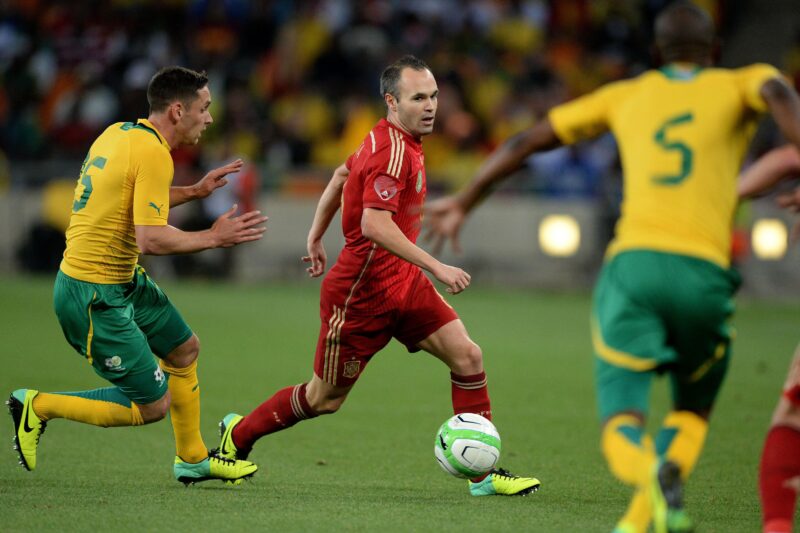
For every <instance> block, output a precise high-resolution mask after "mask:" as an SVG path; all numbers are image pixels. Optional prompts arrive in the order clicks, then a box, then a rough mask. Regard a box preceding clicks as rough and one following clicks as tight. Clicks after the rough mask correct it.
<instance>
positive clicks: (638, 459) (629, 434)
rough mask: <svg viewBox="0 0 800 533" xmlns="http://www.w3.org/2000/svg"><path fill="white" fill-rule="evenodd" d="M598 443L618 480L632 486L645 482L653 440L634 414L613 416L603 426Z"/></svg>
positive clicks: (650, 466)
mask: <svg viewBox="0 0 800 533" xmlns="http://www.w3.org/2000/svg"><path fill="white" fill-rule="evenodd" d="M601 444H602V448H603V455H605V458H606V461H607V462H608V467H609V469H610V470H611V473H613V474H614V475H615V476H616V477H617V478H618V479H619V480H620V481H622V482H624V483H626V484H628V485H633V486H634V487H643V486H645V485H646V484H647V482H648V480H649V477H650V474H651V473H652V470H653V465H654V464H655V462H656V454H655V450H654V449H653V440H652V439H651V438H650V436H649V435H647V434H646V433H645V432H644V428H643V427H642V425H641V422H639V420H638V419H637V418H636V417H635V416H632V415H624V414H623V415H617V416H614V417H612V418H611V419H610V420H609V421H608V422H607V423H606V426H605V427H604V428H603V436H602V443H601Z"/></svg>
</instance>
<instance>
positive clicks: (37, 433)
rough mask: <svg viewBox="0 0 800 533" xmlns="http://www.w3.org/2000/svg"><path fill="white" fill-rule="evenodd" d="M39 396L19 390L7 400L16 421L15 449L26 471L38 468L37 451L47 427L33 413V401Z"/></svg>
mask: <svg viewBox="0 0 800 533" xmlns="http://www.w3.org/2000/svg"><path fill="white" fill-rule="evenodd" d="M37 394H39V391H37V390H33V389H17V390H15V391H14V392H12V393H11V396H9V398H8V400H6V405H7V406H8V410H9V412H10V413H11V418H12V419H14V449H15V450H16V451H17V453H18V454H19V464H21V465H22V466H23V467H24V468H25V469H26V470H34V469H35V468H36V449H37V448H38V447H39V438H40V437H41V436H42V433H44V429H45V427H46V426H47V423H46V422H44V421H42V420H41V419H40V418H39V417H38V416H36V413H35V412H34V411H33V399H34V398H35V397H36V395H37Z"/></svg>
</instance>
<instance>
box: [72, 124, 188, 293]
mask: <svg viewBox="0 0 800 533" xmlns="http://www.w3.org/2000/svg"><path fill="white" fill-rule="evenodd" d="M172 175H173V164H172V156H171V155H170V147H169V144H167V141H166V140H165V139H164V137H163V136H162V135H161V134H160V133H159V132H158V130H156V128H155V127H154V126H153V125H152V124H151V123H150V122H149V121H148V120H145V119H140V120H139V121H138V122H137V123H136V124H134V123H132V122H118V123H116V124H112V125H111V126H109V127H108V128H106V130H105V131H104V132H103V133H102V134H100V136H99V137H98V138H97V139H96V140H95V141H94V143H93V144H92V146H91V148H89V153H88V154H87V155H86V159H85V160H84V161H83V166H82V167H81V174H80V177H79V178H78V184H77V186H76V187H75V196H74V198H73V202H72V214H71V216H70V222H69V227H68V228H67V248H66V250H65V251H64V259H63V260H62V261H61V270H62V271H63V272H64V273H65V274H67V275H68V276H70V277H73V278H75V279H79V280H82V281H87V282H91V283H125V282H127V281H130V280H131V279H133V272H134V268H135V267H136V262H137V260H138V257H139V253H140V252H139V247H138V246H137V244H136V231H135V226H136V225H143V226H164V225H166V224H167V215H168V214H169V189H170V186H171V185H172Z"/></svg>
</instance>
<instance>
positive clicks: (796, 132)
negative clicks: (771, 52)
mask: <svg viewBox="0 0 800 533" xmlns="http://www.w3.org/2000/svg"><path fill="white" fill-rule="evenodd" d="M760 92H761V97H762V98H763V99H764V101H765V102H766V103H767V107H768V108H769V112H770V113H771V114H772V117H773V118H774V119H775V123H776V124H777V125H778V129H780V130H781V133H782V134H783V136H784V137H786V139H787V140H788V141H789V142H790V143H792V144H793V145H795V146H796V147H797V148H800V96H798V95H797V92H796V91H795V90H794V88H792V87H791V86H790V85H789V84H788V83H786V81H785V80H784V79H783V78H772V79H770V80H767V81H766V82H764V84H763V85H762V86H761V91H760Z"/></svg>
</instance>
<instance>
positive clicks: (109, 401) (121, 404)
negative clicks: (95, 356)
mask: <svg viewBox="0 0 800 533" xmlns="http://www.w3.org/2000/svg"><path fill="white" fill-rule="evenodd" d="M33 411H34V412H35V413H36V415H37V416H38V417H39V418H41V419H42V420H44V421H47V420H52V419H53V418H66V419H68V420H74V421H76V422H83V423H84V424H91V425H93V426H100V427H105V428H107V427H119V426H141V425H142V424H144V421H143V420H142V415H141V414H140V413H139V408H138V407H136V404H135V403H132V402H131V401H130V400H129V399H128V398H127V397H126V396H124V395H123V394H122V393H121V392H119V389H117V388H116V387H108V388H105V389H95V390H91V391H80V392H57V393H48V392H40V393H39V394H37V395H36V397H35V398H34V399H33Z"/></svg>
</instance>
